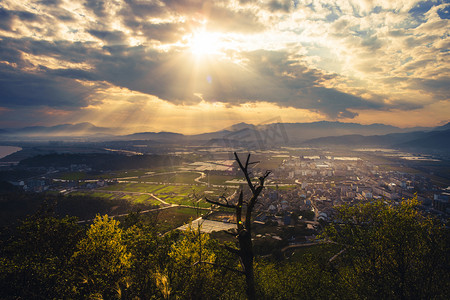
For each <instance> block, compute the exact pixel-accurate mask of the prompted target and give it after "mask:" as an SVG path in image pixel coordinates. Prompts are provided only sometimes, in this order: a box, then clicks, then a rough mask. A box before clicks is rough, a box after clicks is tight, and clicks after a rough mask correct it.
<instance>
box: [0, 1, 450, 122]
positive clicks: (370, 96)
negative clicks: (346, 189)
mask: <svg viewBox="0 0 450 300" xmlns="http://www.w3.org/2000/svg"><path fill="white" fill-rule="evenodd" d="M447 11H448V4H447V3H445V1H441V0H439V1H426V2H419V1H409V0H398V1H397V0H394V1H391V0H382V1H378V2H374V1H369V0H367V1H347V0H345V1H344V0H333V1H331V0H330V1H328V0H321V1H302V2H300V1H285V0H273V1H225V0H219V1H200V0H166V1H158V0H151V1H140V0H118V1H91V0H88V1H84V2H76V1H75V2H72V1H67V0H61V1H58V0H45V1H38V2H36V1H35V2H33V5H31V2H27V1H23V2H20V1H19V2H17V1H4V2H2V7H1V8H0V72H1V76H2V77H1V78H2V81H0V95H1V97H2V98H1V100H0V106H1V107H6V108H8V107H26V106H30V107H37V106H39V105H44V106H47V107H53V108H55V109H56V108H58V109H59V108H60V107H65V108H67V109H68V110H76V109H80V108H86V107H90V105H92V104H93V103H95V101H97V102H99V101H100V102H101V101H104V99H100V98H98V97H99V96H98V95H99V94H100V93H101V92H102V90H103V89H104V87H105V86H108V87H117V88H124V89H126V90H129V91H130V92H138V93H141V94H143V95H148V96H155V97H158V98H159V99H161V100H164V101H166V102H167V103H170V104H175V105H178V106H180V107H181V106H183V105H199V104H200V103H215V102H220V103H223V104H224V105H228V106H230V107H232V106H235V107H238V106H240V105H244V104H246V103H253V104H255V105H257V104H258V103H269V104H271V105H275V106H278V107H281V108H283V109H284V108H289V107H291V108H295V109H306V110H309V111H311V112H313V113H317V114H321V115H322V116H323V117H324V118H329V119H339V118H341V119H342V118H344V119H350V118H358V114H363V115H367V111H380V112H387V111H389V110H395V109H398V110H405V111H408V110H412V109H416V110H417V109H421V108H423V107H425V106H427V105H431V104H432V103H435V102H437V101H444V102H445V101H448V100H449V98H448V94H449V91H448V86H450V83H449V78H450V72H449V64H448V45H449V43H450V42H449V37H448V28H449V20H448V18H447V17H448V14H447V13H446V12H447ZM202 30H203V31H206V32H212V33H214V34H217V37H218V38H217V41H216V40H214V41H211V42H212V43H213V42H214V43H216V42H217V43H218V44H220V45H218V46H220V47H219V48H220V51H222V50H223V52H221V53H214V54H209V55H207V54H206V55H204V56H203V57H199V56H197V57H195V56H193V55H192V53H191V49H189V43H190V40H191V38H192V36H194V35H195V33H196V32H199V31H202ZM37 87H40V90H39V88H37ZM96 97H97V98H96Z"/></svg>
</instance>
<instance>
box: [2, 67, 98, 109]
mask: <svg viewBox="0 0 450 300" xmlns="http://www.w3.org/2000/svg"><path fill="white" fill-rule="evenodd" d="M0 78H2V80H1V81H0V106H2V107H20V106H27V107H33V106H35V107H37V106H42V105H46V106H50V107H72V108H78V107H80V106H86V105H87V101H88V98H89V95H90V94H91V93H92V91H93V90H92V88H90V87H86V86H83V85H82V84H80V83H79V82H77V81H74V80H71V79H68V78H65V77H59V76H51V75H49V74H46V73H45V72H36V73H30V72H18V71H17V70H15V69H12V68H8V67H7V66H4V65H0Z"/></svg>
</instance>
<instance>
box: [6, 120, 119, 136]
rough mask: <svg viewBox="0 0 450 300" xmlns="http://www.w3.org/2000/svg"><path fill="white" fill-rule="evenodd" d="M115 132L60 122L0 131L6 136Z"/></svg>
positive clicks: (102, 128) (78, 134) (87, 134)
mask: <svg viewBox="0 0 450 300" xmlns="http://www.w3.org/2000/svg"><path fill="white" fill-rule="evenodd" d="M115 132H116V130H115V129H113V128H106V127H97V126H95V125H93V124H91V123H88V122H84V123H77V124H61V125H55V126H50V127H46V126H31V127H24V128H9V129H3V130H1V131H0V135H2V136H7V137H16V138H18V137H58V136H59V137H66V136H67V137H73V136H78V137H79V136H93V135H111V134H114V133H115Z"/></svg>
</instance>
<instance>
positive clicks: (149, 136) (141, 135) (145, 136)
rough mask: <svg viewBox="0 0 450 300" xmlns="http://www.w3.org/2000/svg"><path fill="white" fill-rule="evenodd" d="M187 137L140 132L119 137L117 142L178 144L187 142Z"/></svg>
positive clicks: (166, 133) (179, 134) (167, 133)
mask: <svg viewBox="0 0 450 300" xmlns="http://www.w3.org/2000/svg"><path fill="white" fill-rule="evenodd" d="M185 138H186V136H185V135H183V134H181V133H174V132H138V133H133V134H128V135H122V136H118V137H116V138H115V139H116V140H155V141H159V142H167V143H177V142H180V141H182V140H185Z"/></svg>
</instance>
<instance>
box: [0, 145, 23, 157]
mask: <svg viewBox="0 0 450 300" xmlns="http://www.w3.org/2000/svg"><path fill="white" fill-rule="evenodd" d="M20 150H22V148H20V147H15V146H0V158H3V157H5V156H8V155H10V154H13V153H14V152H17V151H20Z"/></svg>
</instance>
